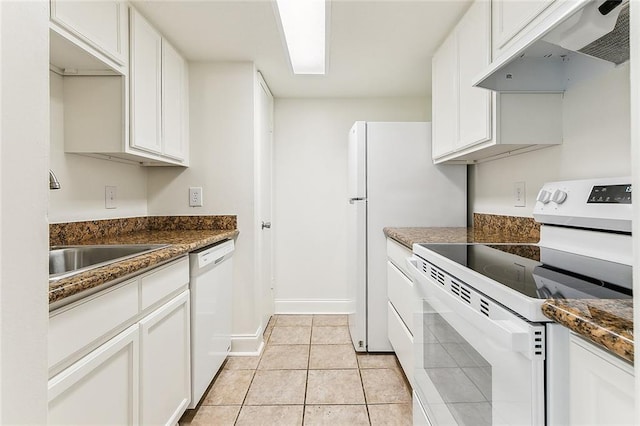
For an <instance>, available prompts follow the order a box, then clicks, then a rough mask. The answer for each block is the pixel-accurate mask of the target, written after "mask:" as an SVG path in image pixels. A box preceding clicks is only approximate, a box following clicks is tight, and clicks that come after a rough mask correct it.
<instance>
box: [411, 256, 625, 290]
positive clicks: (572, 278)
mask: <svg viewBox="0 0 640 426" xmlns="http://www.w3.org/2000/svg"><path fill="white" fill-rule="evenodd" d="M420 246H422V247H424V248H426V249H428V250H431V251H433V252H435V253H437V254H439V255H441V256H443V257H446V258H447V259H449V260H452V261H454V262H455V263H457V264H459V265H461V266H463V267H467V268H469V269H472V270H473V271H475V272H477V273H479V274H481V275H484V276H485V277H487V278H490V279H492V280H494V281H497V282H498V283H500V284H503V285H505V286H507V287H510V288H512V289H514V290H516V291H518V292H520V293H522V294H524V295H526V296H528V297H531V298H536V299H549V298H557V299H593V298H598V299H628V298H631V297H632V296H631V295H632V292H631V288H632V282H631V266H629V265H623V264H619V263H615V262H608V261H605V260H601V259H594V258H589V257H585V256H580V255H576V254H572V253H566V252H561V251H559V250H553V249H548V248H544V247H539V246H537V245H532V244H420ZM436 266H440V267H441V265H436ZM445 272H448V273H450V274H451V275H453V276H455V271H449V270H446V269H445ZM467 284H468V285H471V286H473V283H467Z"/></svg>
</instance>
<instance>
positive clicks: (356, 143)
mask: <svg viewBox="0 0 640 426" xmlns="http://www.w3.org/2000/svg"><path fill="white" fill-rule="evenodd" d="M366 130H367V123H366V122H364V121H356V123H355V124H354V125H353V127H352V128H351V131H349V168H348V170H349V172H348V173H349V177H348V178H349V187H348V197H349V199H364V198H366V197H367V167H366V166H367V162H366V161H367V151H366V137H367V134H366Z"/></svg>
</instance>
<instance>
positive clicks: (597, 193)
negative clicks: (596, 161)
mask: <svg viewBox="0 0 640 426" xmlns="http://www.w3.org/2000/svg"><path fill="white" fill-rule="evenodd" d="M631 203H632V188H631V177H628V176H627V177H620V178H602V179H583V180H572V181H560V182H549V183H545V184H544V185H543V187H542V188H541V189H540V192H538V196H537V197H536V205H535V207H534V209H533V217H534V218H535V219H536V220H537V221H538V222H540V223H543V224H553V225H564V226H571V227H578V228H588V229H596V230H610V231H620V232H631V217H632V207H631Z"/></svg>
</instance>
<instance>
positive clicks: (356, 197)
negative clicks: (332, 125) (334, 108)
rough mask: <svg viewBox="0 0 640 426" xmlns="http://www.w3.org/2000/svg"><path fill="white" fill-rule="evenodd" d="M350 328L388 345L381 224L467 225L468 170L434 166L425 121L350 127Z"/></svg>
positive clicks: (364, 345)
mask: <svg viewBox="0 0 640 426" xmlns="http://www.w3.org/2000/svg"><path fill="white" fill-rule="evenodd" d="M348 173H349V188H348V191H349V195H348V196H349V200H348V201H349V206H348V211H349V219H348V247H347V250H348V262H347V265H348V266H347V267H348V285H349V299H350V300H349V302H350V306H351V312H350V315H349V331H350V333H351V339H352V340H353V346H354V347H355V349H356V351H359V352H363V351H369V352H389V351H392V350H393V349H392V347H391V343H389V339H388V337H387V269H386V259H387V257H386V238H385V236H384V233H383V228H384V227H425V226H434V227H436V226H466V222H467V221H466V217H467V190H466V188H467V170H466V166H464V165H437V166H436V165H434V164H433V162H432V161H431V123H419V122H411V123H383V122H364V121H358V122H356V123H355V124H354V125H353V127H352V128H351V131H350V133H349V171H348Z"/></svg>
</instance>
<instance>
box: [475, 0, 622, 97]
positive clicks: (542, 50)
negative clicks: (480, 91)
mask: <svg viewBox="0 0 640 426" xmlns="http://www.w3.org/2000/svg"><path fill="white" fill-rule="evenodd" d="M628 60H629V3H628V1H626V0H625V1H622V0H606V1H605V0H598V1H594V0H569V1H565V2H562V4H561V5H560V6H559V7H557V8H556V9H555V10H554V11H553V13H550V14H549V15H548V16H547V17H546V18H545V19H544V20H542V21H541V22H540V23H539V24H538V25H536V26H535V27H534V28H532V29H531V30H529V32H528V33H526V34H524V36H522V37H521V38H520V39H519V40H518V41H517V42H516V43H514V45H513V46H511V47H510V48H509V49H508V50H507V51H506V52H504V53H503V54H501V55H500V57H499V58H498V60H497V61H494V62H493V63H492V64H491V66H490V67H489V68H488V69H487V70H486V71H485V72H483V73H482V74H481V75H480V76H478V78H477V79H476V83H475V84H474V85H475V86H478V87H483V88H485V89H490V90H494V91H497V92H564V91H565V90H566V89H567V88H568V87H570V86H571V85H572V84H573V83H575V82H576V81H580V80H583V79H586V78H589V77H591V76H592V75H594V74H597V73H600V72H602V71H604V70H608V69H611V68H613V67H615V66H617V65H620V64H622V63H624V62H626V61H628Z"/></svg>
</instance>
